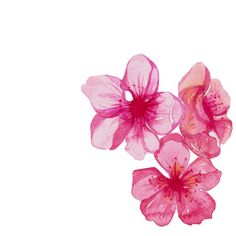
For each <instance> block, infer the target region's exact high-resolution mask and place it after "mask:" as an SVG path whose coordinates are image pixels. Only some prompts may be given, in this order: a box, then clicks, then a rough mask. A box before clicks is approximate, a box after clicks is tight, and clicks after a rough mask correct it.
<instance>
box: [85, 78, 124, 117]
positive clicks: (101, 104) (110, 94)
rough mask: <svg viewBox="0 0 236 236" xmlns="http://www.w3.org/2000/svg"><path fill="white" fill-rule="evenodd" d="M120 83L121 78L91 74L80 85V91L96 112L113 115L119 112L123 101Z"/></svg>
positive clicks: (108, 115)
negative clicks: (91, 75)
mask: <svg viewBox="0 0 236 236" xmlns="http://www.w3.org/2000/svg"><path fill="white" fill-rule="evenodd" d="M120 83H121V80H120V79H118V78H116V77H113V76H109V75H101V76H93V77H90V78H88V80H87V82H86V84H85V85H83V86H82V92H83V93H84V94H85V95H86V96H87V97H88V98H89V100H90V102H91V104H92V106H93V107H94V109H95V110H96V112H97V113H99V114H100V115H102V116H104V117H114V116H116V115H118V114H120V113H121V109H122V108H123V104H124V103H125V100H124V91H123V90H122V89H121V87H120Z"/></svg>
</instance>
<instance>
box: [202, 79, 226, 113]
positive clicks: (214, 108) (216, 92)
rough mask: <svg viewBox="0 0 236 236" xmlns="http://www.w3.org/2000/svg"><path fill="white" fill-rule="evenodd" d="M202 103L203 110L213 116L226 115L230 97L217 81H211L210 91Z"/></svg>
mask: <svg viewBox="0 0 236 236" xmlns="http://www.w3.org/2000/svg"><path fill="white" fill-rule="evenodd" d="M203 101H204V103H203V104H204V108H205V110H206V111H207V113H209V114H211V115H213V116H220V115H223V114H226V113H227V111H228V109H229V106H230V97H229V95H228V93H227V92H226V91H225V90H224V88H223V87H222V85H221V82H220V81H219V80H217V79H213V80H211V86H210V89H209V91H208V92H207V94H206V95H205V96H204V100H203Z"/></svg>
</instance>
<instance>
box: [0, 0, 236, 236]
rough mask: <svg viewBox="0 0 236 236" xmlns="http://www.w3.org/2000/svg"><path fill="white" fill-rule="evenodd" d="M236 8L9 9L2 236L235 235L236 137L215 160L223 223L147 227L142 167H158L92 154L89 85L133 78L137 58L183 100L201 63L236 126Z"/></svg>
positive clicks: (75, 4)
mask: <svg viewBox="0 0 236 236" xmlns="http://www.w3.org/2000/svg"><path fill="white" fill-rule="evenodd" d="M234 3H235V1H227V0H223V1H199V0H198V1H189V0H188V1H168V0H165V1H157V0H155V1H154V0H153V1H149V0H145V1H138V0H136V1H121V0H120V1H111V0H110V1H88V0H86V1H68V0H67V1H59V0H57V1H49V0H47V1H43V0H41V1H10V0H9V1H4V0H3V1H1V2H0V235H1V236H7V235H14V236H17V235H24V236H27V235H30V236H32V235H33V236H34V235H50V236H52V235H57V236H59V235H70V236H72V235H85V236H87V235H104V236H106V235H114V236H118V235H136V236H138V235H140V236H141V235H142V236H143V235H150V236H152V235H161V236H165V235H177V236H178V235H189V236H193V235H208V234H211V235H212V234H214V233H217V235H218V234H219V235H220V234H224V233H225V232H226V231H227V232H230V233H231V235H235V234H236V228H235V214H236V200H235V199H236V192H235V180H236V172H235V164H236V156H235V135H234V133H233V134H232V137H231V139H230V140H229V141H228V142H227V143H226V145H224V146H223V147H222V154H221V156H219V157H217V158H215V159H214V160H213V162H214V165H215V166H216V167H217V168H218V169H220V170H221V171H222V172H223V176H222V180H221V182H220V184H219V185H218V186H217V187H216V188H214V189H213V190H211V191H210V194H211V195H212V196H213V197H214V199H215V200H216V202H217V208H216V211H215V212H214V214H213V219H212V220H206V221H204V222H203V223H202V224H201V225H195V226H187V225H184V224H183V223H182V222H181V221H180V219H179V218H178V217H177V215H176V214H175V216H174V218H173V220H172V222H171V223H170V224H169V225H168V226H166V227H163V228H162V227H158V226H156V225H155V223H153V222H148V221H146V220H145V218H144V216H143V215H142V214H141V212H140V210H139V201H137V200H135V199H134V198H133V197H132V195H131V193H130V190H131V181H132V178H131V173H132V171H133V170H134V169H138V168H144V167H150V166H157V164H156V162H155V161H154V158H153V156H152V155H147V156H146V158H145V160H144V161H142V162H140V161H135V160H134V159H133V158H132V157H131V156H129V155H128V154H127V153H126V152H125V151H124V144H123V145H121V147H119V148H118V149H117V150H115V151H102V150H97V149H95V148H93V147H92V146H91V144H90V129H89V125H90V121H91V119H92V117H93V116H94V114H95V112H94V111H93V109H92V107H91V105H90V103H89V101H88V99H87V98H86V97H85V96H84V95H83V94H82V93H81V90H80V87H81V85H82V84H83V83H85V81H86V79H87V78H88V77H89V76H91V75H98V74H104V73H106V74H110V75H114V76H118V77H120V78H122V76H123V74H124V70H125V66H126V63H127V61H128V60H129V59H130V58H131V57H132V56H133V55H135V54H137V53H143V54H145V55H146V56H148V57H149V58H150V59H152V60H153V61H154V62H155V63H156V64H157V66H158V68H159V71H160V87H159V91H167V90H169V91H172V92H173V93H174V94H177V84H178V81H179V80H180V79H181V77H182V76H183V75H184V74H185V73H186V72H187V71H188V70H189V69H190V67H191V66H192V65H193V64H194V63H195V62H197V61H202V62H204V63H205V64H206V65H207V66H208V68H209V69H210V71H211V75H212V77H217V78H219V79H220V80H221V81H222V84H223V86H224V87H225V89H226V90H227V91H228V92H229V94H230V95H231V99H232V102H231V110H230V112H229V117H230V118H231V119H232V120H235V113H236V110H235V101H236V93H235V79H236V70H235V61H236V46H235V44H236V35H235V22H236V14H235V10H236V7H235V5H234Z"/></svg>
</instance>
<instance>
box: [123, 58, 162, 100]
mask: <svg viewBox="0 0 236 236" xmlns="http://www.w3.org/2000/svg"><path fill="white" fill-rule="evenodd" d="M158 82H159V74H158V70H157V67H156V65H155V64H154V63H153V62H152V61H151V60H150V59H148V58H147V57H146V56H144V55H142V54H139V55H136V56H134V57H132V58H131V59H130V60H129V62H128V64H127V67H126V71H125V75H124V78H123V80H122V83H121V86H122V88H123V89H124V90H129V91H130V92H131V93H132V94H133V95H135V96H142V95H146V96H148V95H153V94H155V93H156V92H157V88H158Z"/></svg>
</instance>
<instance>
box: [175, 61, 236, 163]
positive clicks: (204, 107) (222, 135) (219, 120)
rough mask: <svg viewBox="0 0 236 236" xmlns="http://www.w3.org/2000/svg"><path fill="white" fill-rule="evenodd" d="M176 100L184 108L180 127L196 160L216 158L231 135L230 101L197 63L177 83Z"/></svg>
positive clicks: (200, 64)
mask: <svg viewBox="0 0 236 236" xmlns="http://www.w3.org/2000/svg"><path fill="white" fill-rule="evenodd" d="M179 97H180V98H181V99H182V100H183V102H184V103H185V105H186V113H185V118H184V119H183V121H182V122H181V124H180V131H181V133H182V135H183V137H184V140H185V142H186V144H187V145H188V147H189V148H190V149H191V150H192V151H193V152H194V153H195V154H197V155H199V156H202V157H208V158H212V157H216V156H218V155H219V154H220V144H224V143H225V142H226V141H227V139H228V138H229V137H230V134H231V131H232V121H231V120H230V119H228V117H227V111H228V109H229V107H230V97H229V95H228V93H227V92H226V91H225V90H224V88H223V87H222V85H221V82H220V81H219V80H217V79H211V77H210V73H209V71H208V69H207V67H206V66H205V65H204V64H202V63H197V64H195V65H194V66H193V67H192V68H191V70H190V71H189V72H188V73H187V74H186V75H185V76H184V77H183V79H182V80H181V81H180V82H179Z"/></svg>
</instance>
